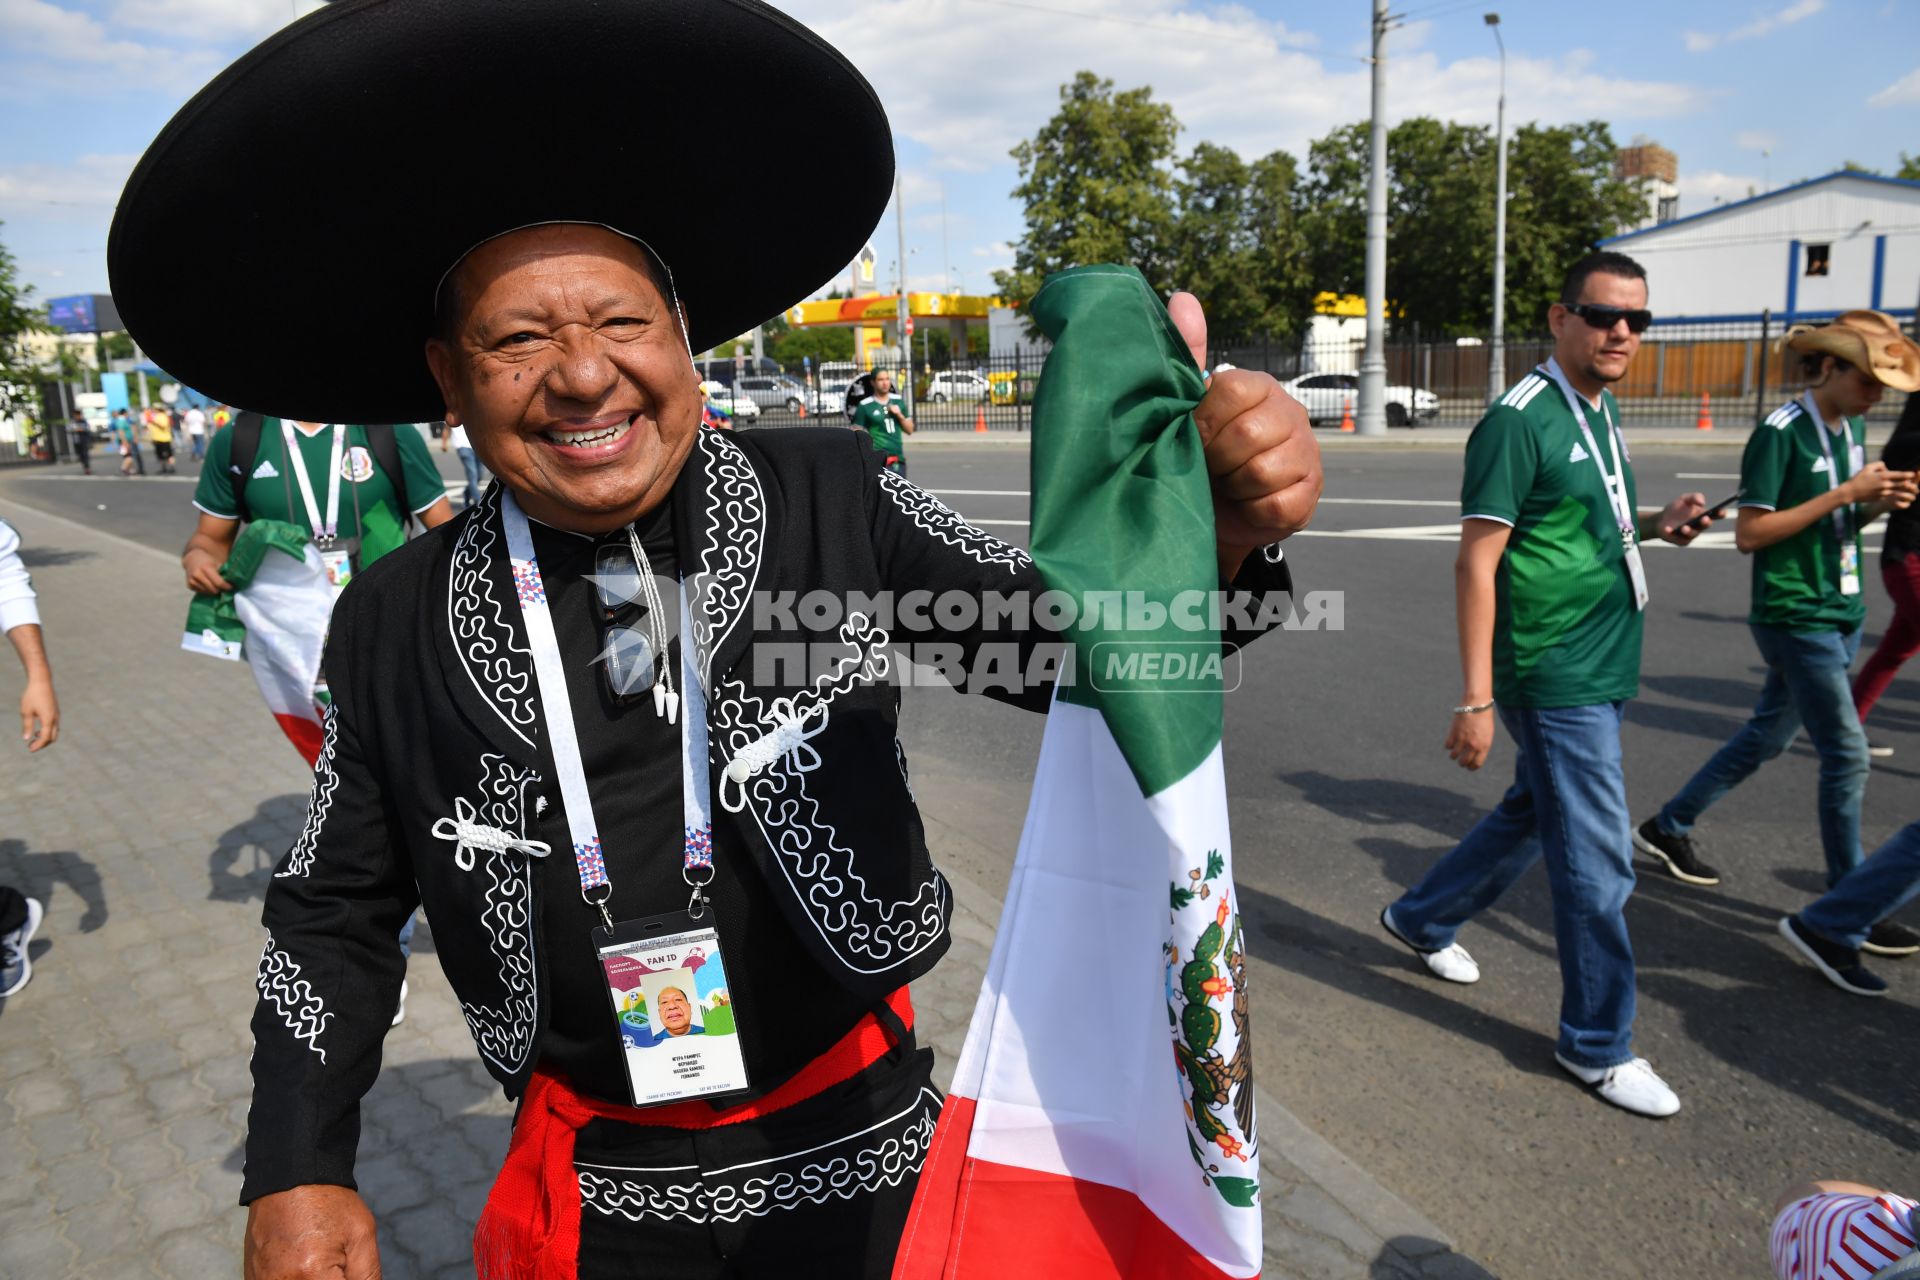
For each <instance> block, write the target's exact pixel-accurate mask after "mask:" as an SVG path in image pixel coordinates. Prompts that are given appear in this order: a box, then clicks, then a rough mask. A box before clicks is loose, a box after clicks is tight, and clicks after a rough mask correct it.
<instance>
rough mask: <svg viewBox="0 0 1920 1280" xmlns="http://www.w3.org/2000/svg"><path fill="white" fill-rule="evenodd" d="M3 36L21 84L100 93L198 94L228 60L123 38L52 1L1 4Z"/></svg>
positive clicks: (20, 0)
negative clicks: (108, 88) (113, 89)
mask: <svg viewBox="0 0 1920 1280" xmlns="http://www.w3.org/2000/svg"><path fill="white" fill-rule="evenodd" d="M0 31H5V32H6V33H7V52H9V53H10V54H13V55H14V56H15V59H16V60H17V61H16V65H17V66H18V67H19V68H20V73H21V76H22V78H29V77H30V78H31V79H33V80H34V81H35V82H36V83H41V84H46V85H61V86H66V87H76V88H78V87H85V88H88V89H92V90H95V91H97V90H99V89H100V88H101V86H102V85H103V84H107V85H119V86H123V87H129V88H153V89H164V90H168V91H170V92H179V91H182V90H187V89H193V88H197V87H198V86H199V85H201V84H202V83H204V82H205V81H206V80H207V79H208V77H210V76H211V75H212V74H213V72H214V70H215V69H216V68H218V67H219V66H220V64H221V63H222V62H223V61H224V59H223V58H222V57H221V56H220V55H218V54H216V53H215V52H213V51H212V50H210V49H168V48H161V47H159V46H155V45H146V44H141V43H140V42H138V41H136V40H126V39H121V38H119V37H118V36H117V35H116V34H115V33H114V31H113V29H112V28H109V27H108V26H107V25H105V24H103V23H102V22H100V20H99V19H97V18H95V17H93V16H92V15H90V14H87V13H82V12H80V11H79V10H76V9H63V8H61V7H60V6H59V5H57V4H52V3H49V2H48V0H0Z"/></svg>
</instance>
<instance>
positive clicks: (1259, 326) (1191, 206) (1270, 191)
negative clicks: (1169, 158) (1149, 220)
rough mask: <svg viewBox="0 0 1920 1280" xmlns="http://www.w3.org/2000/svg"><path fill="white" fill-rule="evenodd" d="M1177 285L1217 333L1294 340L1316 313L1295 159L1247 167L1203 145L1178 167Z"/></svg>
mask: <svg viewBox="0 0 1920 1280" xmlns="http://www.w3.org/2000/svg"><path fill="white" fill-rule="evenodd" d="M1180 171H1181V176H1180V179H1179V181H1178V182H1177V184H1176V194H1177V205H1176V215H1175V222H1174V229H1173V237H1172V250H1173V270H1172V276H1173V283H1174V284H1176V285H1177V286H1178V287H1179V288H1182V289H1187V290H1190V291H1191V292H1192V293H1193V294H1194V296H1196V297H1197V298H1199V299H1200V302H1201V305H1203V306H1204V307H1205V308H1206V311H1207V327H1208V329H1209V330H1210V331H1211V332H1212V333H1215V334H1219V335H1223V336H1229V335H1236V334H1289V335H1290V334H1294V333H1297V332H1299V331H1300V330H1301V329H1302V328H1304V326H1305V321H1306V316H1307V315H1308V314H1309V312H1310V310H1311V306H1312V292H1311V289H1310V287H1309V286H1310V283H1311V275H1310V272H1309V267H1308V262H1307V254H1306V243H1305V238H1304V236H1303V235H1302V234H1301V232H1300V228H1299V223H1298V217H1297V212H1296V210H1295V207H1294V204H1295V190H1294V187H1295V178H1296V173H1297V169H1296V166H1295V164H1294V161H1293V157H1292V156H1290V155H1288V154H1286V153H1285V152H1284V151H1276V152H1274V153H1273V154H1272V155H1269V156H1265V157H1263V158H1261V159H1259V160H1256V161H1254V162H1253V163H1252V164H1247V163H1245V162H1244V161H1242V160H1241V159H1240V157H1239V156H1237V155H1235V154H1234V153H1233V152H1232V151H1231V150H1229V149H1227V148H1226V147H1222V146H1217V145H1215V144H1213V143H1210V142H1202V143H1200V144H1199V145H1198V146H1196V147H1195V148H1194V149H1193V152H1192V153H1191V154H1190V155H1188V156H1187V158H1186V159H1184V160H1182V161H1181V162H1180Z"/></svg>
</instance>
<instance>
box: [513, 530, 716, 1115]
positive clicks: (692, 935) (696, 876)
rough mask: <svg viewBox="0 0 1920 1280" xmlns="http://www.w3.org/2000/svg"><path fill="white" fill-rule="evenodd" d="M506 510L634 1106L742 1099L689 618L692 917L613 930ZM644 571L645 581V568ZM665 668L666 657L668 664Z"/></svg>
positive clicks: (686, 724) (684, 857) (523, 547)
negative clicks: (709, 891) (714, 892)
mask: <svg viewBox="0 0 1920 1280" xmlns="http://www.w3.org/2000/svg"><path fill="white" fill-rule="evenodd" d="M500 509H501V516H502V518H503V519H504V521H505V523H506V529H507V554H508V556H509V557H510V559H511V560H512V562H513V585H514V594H515V595H517V596H518V597H519V600H520V612H521V616H522V617H523V618H525V619H526V623H527V640H528V642H529V643H530V644H531V645H532V647H533V669H534V676H535V678H536V679H537V680H538V682H539V685H540V701H541V704H542V706H543V708H544V710H545V715H546V722H547V737H548V739H549V745H550V746H551V747H552V748H553V763H554V768H555V769H556V770H557V771H558V773H559V775H560V801H561V804H562V805H563V806H564V807H565V808H566V812H567V829H568V833H569V834H570V836H571V837H572V840H573V856H574V861H575V863H576V864H577V866H578V867H579V871H580V896H581V897H583V898H584V899H586V900H587V902H589V903H591V904H592V905H593V907H594V908H595V909H596V910H597V911H599V913H600V918H601V920H603V921H604V922H605V925H604V927H599V928H595V929H594V930H593V931H592V935H591V940H592V942H593V949H594V954H595V955H596V956H597V957H598V958H599V962H600V973H601V979H602V982H603V984H604V987H605V990H606V992H607V999H608V1014H609V1017H608V1029H607V1034H608V1035H609V1036H611V1037H613V1038H614V1040H615V1041H616V1042H617V1044H618V1045H619V1049H620V1055H621V1058H622V1060H623V1061H624V1062H625V1064H626V1068H627V1093H628V1100H629V1101H630V1102H632V1103H633V1105H634V1106H636V1107H647V1106H654V1105H657V1104H660V1103H667V1102H680V1101H684V1100H685V1099H688V1098H715V1097H719V1096H722V1095H725V1094H733V1093H741V1092H744V1091H745V1090H746V1089H748V1088H749V1082H748V1080H747V1066H746V1057H745V1055H744V1053H743V1052H742V1049H741V1043H740V1028H739V1025H738V1023H737V1021H736V1018H735V1008H734V1004H733V997H732V993H731V991H730V990H729V988H728V984H727V970H726V961H725V958H724V957H723V956H722V955H721V951H720V932H719V927H718V921H717V920H716V919H715V917H714V909H713V901H712V899H710V898H708V897H707V895H706V893H705V892H704V889H705V887H706V885H707V884H708V883H709V882H711V881H712V879H713V815H712V812H711V805H710V803H709V800H708V795H709V787H710V778H709V774H708V764H707V709H706V701H707V700H706V693H705V690H703V689H702V688H701V685H700V680H699V673H698V672H697V671H696V670H695V661H694V657H693V655H694V653H695V647H694V643H693V635H692V626H691V620H690V619H689V617H688V613H689V610H688V608H686V607H682V608H681V610H680V670H681V676H682V679H683V681H684V688H683V690H682V694H683V696H682V698H681V700H680V702H679V705H678V710H677V714H676V712H675V710H674V709H673V706H672V704H668V706H667V708H666V709H665V710H664V711H663V712H662V714H665V715H666V716H667V717H668V719H670V720H671V719H675V718H677V719H678V720H679V723H680V791H681V796H682V802H681V816H682V821H683V825H684V826H685V828H686V838H685V843H684V845H683V847H682V848H681V849H680V850H679V855H680V865H681V875H682V877H683V878H684V879H685V881H686V883H687V885H688V888H689V890H690V893H689V897H688V901H687V904H686V906H685V907H684V908H678V909H670V910H665V911H657V912H651V913H647V914H642V915H630V916H627V917H626V918H624V919H616V918H615V916H614V914H613V911H612V909H611V902H612V898H613V883H612V881H611V880H610V879H609V878H608V876H607V863H606V856H605V852H604V850H603V847H602V845H601V838H600V831H599V828H598V827H597V826H596V825H595V822H594V816H593V800H592V798H591V797H590V796H589V795H588V794H587V776H586V769H585V766H584V765H583V764H582V762H581V759H580V741H579V738H578V736H577V734H576V732H575V726H574V720H573V706H572V702H571V700H570V699H569V697H568V694H567V680H566V672H565V670H564V669H563V668H562V666H561V660H560V644H559V640H558V638H557V637H556V635H555V632H554V626H553V614H552V612H551V611H550V610H549V609H548V607H547V593H546V586H545V584H544V583H543V582H542V580H541V577H540V566H539V564H538V562H537V561H536V560H535V558H534V554H533V536H532V533H531V531H530V530H529V529H528V527H527V517H526V515H525V513H523V512H522V511H521V510H520V506H519V504H518V503H516V502H515V501H514V500H513V495H512V494H511V493H507V494H505V495H504V497H503V498H502V500H501V504H500ZM629 536H632V535H631V531H630V532H629ZM635 558H636V560H637V559H638V558H639V557H638V555H637V554H636V557H635ZM640 572H642V573H644V572H646V568H645V566H644V564H642V565H641V566H640ZM666 657H667V655H666V654H664V653H663V654H661V655H660V660H661V661H663V662H664V661H666Z"/></svg>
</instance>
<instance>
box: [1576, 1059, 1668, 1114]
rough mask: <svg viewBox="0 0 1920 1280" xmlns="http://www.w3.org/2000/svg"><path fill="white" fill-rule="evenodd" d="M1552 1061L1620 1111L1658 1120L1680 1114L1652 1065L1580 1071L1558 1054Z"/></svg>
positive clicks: (1625, 1064) (1644, 1062)
mask: <svg viewBox="0 0 1920 1280" xmlns="http://www.w3.org/2000/svg"><path fill="white" fill-rule="evenodd" d="M1553 1060H1554V1061H1555V1062H1557V1063H1559V1064H1560V1066H1561V1068H1562V1069H1563V1070H1564V1071H1566V1073H1567V1074H1568V1075H1570V1076H1572V1077H1573V1078H1574V1079H1575V1080H1578V1081H1579V1082H1580V1083H1581V1084H1587V1085H1592V1086H1593V1091H1594V1092H1595V1093H1597V1094H1599V1095H1600V1096H1601V1097H1602V1098H1605V1099H1606V1100H1607V1101H1608V1102H1611V1103H1612V1104H1613V1105H1614V1106H1616V1107H1619V1108H1620V1109H1621V1110H1622V1111H1631V1112H1633V1113H1634V1114H1635V1115H1642V1116H1653V1117H1654V1118H1655V1119H1659V1118H1662V1117H1665V1116H1670V1115H1672V1114H1674V1113H1675V1112H1676V1111H1678V1110H1680V1095H1679V1094H1677V1093H1675V1092H1674V1091H1673V1090H1672V1089H1670V1088H1668V1087H1667V1082H1666V1081H1665V1080H1662V1079H1661V1078H1660V1077H1659V1076H1658V1075H1656V1074H1655V1073H1654V1070H1653V1065H1652V1064H1651V1063H1649V1062H1648V1061H1647V1060H1646V1059H1645V1058H1635V1059H1633V1060H1632V1061H1631V1062H1622V1063H1621V1064H1619V1065H1618V1066H1614V1067H1583V1066H1581V1065H1580V1064H1579V1063H1576V1062H1568V1061H1567V1060H1566V1059H1565V1058H1563V1057H1561V1056H1560V1055H1559V1054H1558V1053H1555V1054H1554V1055H1553Z"/></svg>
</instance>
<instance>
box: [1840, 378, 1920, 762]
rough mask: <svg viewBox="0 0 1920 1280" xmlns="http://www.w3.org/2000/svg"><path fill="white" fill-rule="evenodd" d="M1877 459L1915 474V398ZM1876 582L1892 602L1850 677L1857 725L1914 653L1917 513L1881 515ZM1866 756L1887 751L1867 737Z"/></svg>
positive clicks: (1919, 632)
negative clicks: (1876, 641)
mask: <svg viewBox="0 0 1920 1280" xmlns="http://www.w3.org/2000/svg"><path fill="white" fill-rule="evenodd" d="M1880 460H1881V461H1882V462H1884V463H1886V464H1887V469H1888V470H1889V471H1920V395H1913V394H1909V395H1908V396H1907V407H1906V408H1905V409H1904V410H1902V411H1901V414H1900V422H1899V424H1898V425H1896V426H1895V427H1894V429H1893V435H1892V436H1891V437H1889V438H1888V440H1887V444H1886V447H1885V448H1884V449H1882V450H1881V451H1880ZM1880 581H1881V582H1882V583H1884V584H1886V588H1887V594H1888V595H1889V596H1891V597H1892V598H1893V618H1892V620H1891V621H1889V622H1888V623H1887V629H1886V631H1885V632H1884V633H1882V635H1881V636H1880V645H1879V647H1878V648H1876V649H1875V650H1874V651H1873V656H1872V657H1870V658H1868V659H1867V661H1866V664H1865V665H1864V666H1862V667H1861V668H1860V674H1859V675H1857V676H1855V677H1854V678H1853V709H1854V711H1855V713H1857V714H1858V715H1859V717H1860V723H1861V724H1862V725H1863V726H1864V725H1865V724H1866V722H1867V713H1868V712H1870V711H1872V710H1873V704H1874V703H1876V702H1878V701H1879V700H1880V695H1881V694H1883V693H1885V692H1886V691H1887V686H1888V685H1890V684H1892V683H1893V677H1894V676H1895V675H1896V674H1897V673H1898V672H1899V670H1900V667H1901V665H1902V664H1903V663H1905V662H1906V660H1907V659H1908V658H1911V657H1912V656H1913V655H1914V654H1916V653H1920V511H1916V510H1915V509H1914V508H1912V507H1907V508H1905V509H1904V510H1899V511H1895V512H1893V514H1891V515H1889V516H1888V517H1887V536H1886V541H1884V542H1882V543H1881V544H1880ZM1867 754H1868V755H1871V756H1880V757H1886V756H1890V755H1892V754H1893V748H1892V747H1890V746H1887V745H1886V744H1885V743H1880V742H1875V741H1873V740H1872V739H1868V740H1867Z"/></svg>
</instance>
